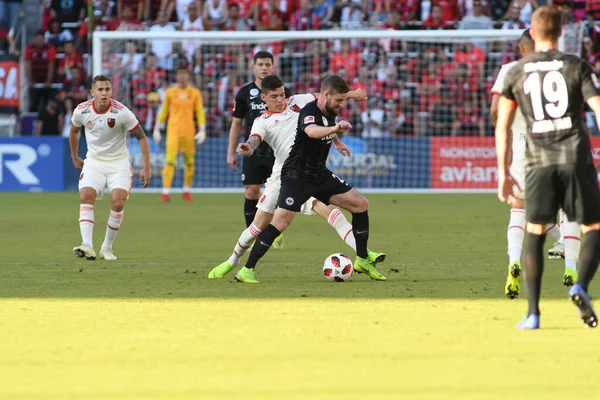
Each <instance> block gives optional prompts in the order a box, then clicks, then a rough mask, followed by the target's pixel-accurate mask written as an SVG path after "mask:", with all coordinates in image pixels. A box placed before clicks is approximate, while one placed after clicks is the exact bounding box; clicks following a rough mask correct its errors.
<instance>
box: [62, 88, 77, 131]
mask: <svg viewBox="0 0 600 400" xmlns="http://www.w3.org/2000/svg"><path fill="white" fill-rule="evenodd" d="M75 105H76V104H75V101H74V100H73V98H72V97H69V96H67V97H65V99H64V100H63V107H64V112H63V113H62V114H61V115H60V117H59V118H60V121H59V124H62V137H69V135H70V134H71V117H72V116H73V110H75Z"/></svg>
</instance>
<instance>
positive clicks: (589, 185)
mask: <svg viewBox="0 0 600 400" xmlns="http://www.w3.org/2000/svg"><path fill="white" fill-rule="evenodd" d="M525 182H526V183H525V187H526V188H527V189H526V190H527V192H526V194H525V216H526V219H527V221H528V222H531V223H534V224H551V223H554V222H556V213H557V212H558V209H559V208H562V209H563V210H564V211H565V213H566V214H567V217H568V218H569V221H577V222H578V223H579V224H583V225H590V224H593V223H597V222H600V189H598V177H597V173H596V169H595V168H594V166H593V165H592V164H587V165H575V164H566V165H553V166H549V167H542V168H534V169H531V170H530V171H528V172H527V175H526V178H525Z"/></svg>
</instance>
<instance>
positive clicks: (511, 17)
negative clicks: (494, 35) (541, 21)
mask: <svg viewBox="0 0 600 400" xmlns="http://www.w3.org/2000/svg"><path fill="white" fill-rule="evenodd" d="M527 4H530V3H527ZM520 18H521V13H520V10H519V5H518V4H515V5H513V6H512V7H511V8H510V9H509V10H508V17H507V19H506V21H504V23H503V24H502V29H525V28H526V25H525V23H524V22H523V21H522V20H521V19H520ZM529 18H530V22H531V15H530V16H529Z"/></svg>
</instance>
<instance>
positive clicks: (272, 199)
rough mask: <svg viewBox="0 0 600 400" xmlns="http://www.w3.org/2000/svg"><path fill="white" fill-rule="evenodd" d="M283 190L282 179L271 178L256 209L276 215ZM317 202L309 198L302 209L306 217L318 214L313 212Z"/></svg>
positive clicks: (266, 183)
mask: <svg viewBox="0 0 600 400" xmlns="http://www.w3.org/2000/svg"><path fill="white" fill-rule="evenodd" d="M280 190H281V179H279V178H275V179H273V177H272V176H271V177H270V178H269V179H267V182H265V190H263V193H262V196H260V200H258V204H257V205H256V208H258V209H259V210H261V211H264V212H266V213H267V214H275V208H277V199H278V198H279V191H280ZM315 200H317V199H315V198H314V197H311V198H309V199H308V200H307V201H306V203H304V204H302V208H301V209H300V212H301V213H302V214H304V215H315V214H316V213H315V212H314V211H313V209H312V207H313V202H314V201H315Z"/></svg>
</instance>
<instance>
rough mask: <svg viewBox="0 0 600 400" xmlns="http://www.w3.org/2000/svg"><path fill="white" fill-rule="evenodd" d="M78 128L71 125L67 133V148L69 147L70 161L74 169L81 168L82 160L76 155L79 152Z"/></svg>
mask: <svg viewBox="0 0 600 400" xmlns="http://www.w3.org/2000/svg"><path fill="white" fill-rule="evenodd" d="M79 129H80V128H79V127H77V126H75V125H73V124H72V123H71V130H70V131H69V146H71V159H72V160H73V165H75V168H77V169H82V168H83V159H82V158H81V157H79V155H77V152H78V150H79Z"/></svg>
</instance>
